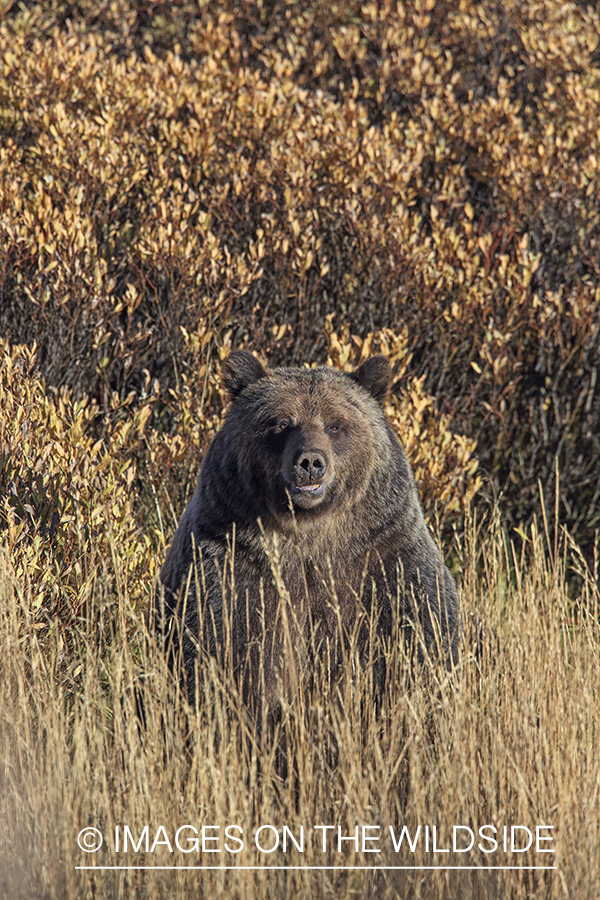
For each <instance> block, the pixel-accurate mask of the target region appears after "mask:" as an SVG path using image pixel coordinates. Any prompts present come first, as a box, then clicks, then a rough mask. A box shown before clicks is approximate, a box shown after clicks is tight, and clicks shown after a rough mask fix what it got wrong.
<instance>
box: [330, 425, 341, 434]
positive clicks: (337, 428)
mask: <svg viewBox="0 0 600 900" xmlns="http://www.w3.org/2000/svg"><path fill="white" fill-rule="evenodd" d="M340 430H341V429H340V426H339V425H330V426H329V428H328V429H327V431H328V432H329V434H339V433H340Z"/></svg>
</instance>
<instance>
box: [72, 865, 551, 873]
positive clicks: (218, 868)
mask: <svg viewBox="0 0 600 900" xmlns="http://www.w3.org/2000/svg"><path fill="white" fill-rule="evenodd" d="M75 868H76V869H80V870H91V869H98V870H99V869H118V870H123V871H124V870H139V869H143V870H145V871H148V870H152V869H160V870H162V871H165V870H167V871H175V870H179V869H193V870H195V871H202V870H203V869H206V871H211V872H236V871H241V870H242V869H246V870H247V869H250V870H252V871H254V872H260V871H262V870H265V871H267V870H272V869H281V870H282V871H284V870H285V871H300V870H301V871H305V872H318V871H319V870H320V869H322V870H323V871H328V872H331V871H333V870H336V871H337V870H338V869H353V870H354V869H363V870H364V869H367V870H368V871H370V872H376V871H378V870H381V871H382V872H394V871H396V870H398V871H400V870H402V871H414V870H416V869H419V870H421V869H428V870H431V871H440V872H441V871H449V870H452V871H460V870H461V869H464V870H469V871H476V872H498V871H511V872H515V871H520V870H521V869H522V870H527V871H531V870H534V869H535V870H542V871H550V870H552V869H556V866H75Z"/></svg>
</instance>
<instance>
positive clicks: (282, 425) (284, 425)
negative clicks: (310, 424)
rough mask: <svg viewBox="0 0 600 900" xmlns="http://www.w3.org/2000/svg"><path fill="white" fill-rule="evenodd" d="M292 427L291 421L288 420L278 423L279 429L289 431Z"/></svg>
mask: <svg viewBox="0 0 600 900" xmlns="http://www.w3.org/2000/svg"><path fill="white" fill-rule="evenodd" d="M289 427H290V423H289V422H287V421H286V420H283V421H281V422H278V423H277V431H287V430H288V428H289Z"/></svg>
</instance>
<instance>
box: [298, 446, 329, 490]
mask: <svg viewBox="0 0 600 900" xmlns="http://www.w3.org/2000/svg"><path fill="white" fill-rule="evenodd" d="M326 470H327V460H326V459H325V454H324V453H322V452H321V451H320V450H301V451H300V453H299V454H298V456H297V457H296V459H295V461H294V472H295V474H296V477H297V478H298V480H299V482H300V483H302V484H314V483H315V482H316V481H321V479H322V478H323V476H324V474H325V472H326Z"/></svg>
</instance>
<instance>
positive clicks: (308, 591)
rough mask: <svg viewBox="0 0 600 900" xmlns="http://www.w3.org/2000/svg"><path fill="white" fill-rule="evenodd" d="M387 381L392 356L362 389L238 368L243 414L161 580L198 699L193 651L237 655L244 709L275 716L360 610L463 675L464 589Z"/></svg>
mask: <svg viewBox="0 0 600 900" xmlns="http://www.w3.org/2000/svg"><path fill="white" fill-rule="evenodd" d="M390 376H391V372H390V367H389V364H388V362H387V361H386V360H385V359H384V358H383V357H381V356H379V357H373V358H371V359H369V360H367V361H366V362H365V363H363V364H362V366H360V367H359V368H358V369H357V370H356V371H355V372H354V373H352V375H347V374H345V373H343V372H340V371H337V370H335V369H332V368H327V367H324V368H316V369H294V368H289V369H283V368H282V369H273V370H266V369H264V368H263V367H262V365H261V364H260V362H259V361H258V360H257V359H256V358H255V357H253V356H252V355H251V354H250V353H247V352H245V351H237V352H234V353H232V354H231V356H230V357H229V359H228V360H227V362H226V364H225V371H224V383H225V385H226V387H227V389H228V391H229V393H230V395H231V397H232V400H233V403H232V406H231V409H230V411H229V414H228V416H227V419H226V421H225V424H224V425H223V428H222V429H221V431H220V432H219V433H218V434H217V436H216V437H215V439H214V441H213V443H212V444H211V446H210V448H209V450H208V452H207V454H206V457H205V459H204V462H203V464H202V467H201V470H200V476H199V479H198V485H197V488H196V493H195V494H194V497H193V498H192V500H191V502H190V504H189V506H188V507H187V509H186V511H185V512H184V514H183V517H182V519H181V522H180V524H179V528H178V529H177V532H176V534H175V537H174V539H173V543H172V546H171V549H170V551H169V554H168V556H167V559H166V562H165V564H164V567H163V570H162V572H161V581H162V583H163V585H164V587H165V607H164V608H165V613H166V620H165V621H166V628H167V630H169V629H170V630H171V632H172V634H171V638H172V639H173V640H174V646H175V649H176V650H181V655H182V659H183V665H184V668H185V672H186V674H187V683H188V687H189V688H190V689H191V690H192V691H193V685H194V677H193V672H194V663H195V658H196V654H197V650H198V646H199V645H203V646H204V647H205V648H206V649H207V650H208V651H209V652H210V653H212V654H213V655H217V656H218V655H219V654H220V652H221V650H222V648H223V646H224V645H227V646H228V647H229V654H230V655H229V657H228V660H225V662H226V664H229V665H232V666H233V668H234V669H240V667H243V665H244V661H245V660H246V659H249V661H250V665H249V668H247V669H246V670H245V675H244V678H245V685H246V698H247V701H249V702H251V701H252V700H253V699H258V698H259V695H260V696H262V695H263V694H265V695H266V697H267V699H268V701H269V703H270V704H271V705H272V706H273V705H276V704H277V702H278V700H279V699H280V698H281V697H282V696H285V695H287V694H289V692H290V690H292V689H293V686H291V685H290V684H289V682H290V679H292V680H294V679H297V678H302V676H303V672H304V670H305V668H306V666H307V664H308V663H309V661H310V658H311V654H313V653H325V652H327V648H329V652H330V655H331V659H332V666H333V667H335V661H336V659H337V658H338V657H337V656H336V652H335V650H333V651H332V648H335V646H338V640H339V636H340V635H345V636H346V639H348V640H349V639H350V638H349V635H350V634H351V633H352V630H353V629H354V627H355V623H356V621H357V618H356V617H357V611H358V609H359V607H361V606H362V608H364V609H366V611H367V613H370V614H371V619H372V621H374V622H375V625H376V629H377V630H378V631H379V633H380V634H383V635H384V637H388V638H391V636H392V635H398V634H399V633H402V632H404V633H405V634H407V635H408V634H412V631H413V628H412V624H414V621H415V619H418V620H419V621H420V623H421V626H422V633H423V635H424V639H425V644H426V646H427V647H441V649H442V652H443V653H444V654H445V655H446V656H447V659H448V663H449V664H450V662H451V661H452V660H454V661H456V653H457V641H458V634H457V630H458V626H457V623H458V601H457V593H456V586H455V584H454V581H453V579H452V576H451V575H450V573H449V572H448V570H447V568H446V567H445V566H444V563H443V561H442V559H441V556H440V553H439V550H438V548H437V546H436V544H435V543H434V541H433V540H432V538H431V536H430V534H429V531H428V529H427V526H426V524H425V521H424V519H423V514H422V511H421V506H420V504H419V500H418V496H417V490H416V487H415V482H414V478H413V475H412V472H411V469H410V466H409V464H408V461H407V459H406V455H405V453H404V450H403V449H402V447H401V445H400V443H399V441H398V439H397V437H396V436H395V434H393V432H392V431H391V429H390V427H389V425H388V424H387V422H386V419H385V416H384V414H383V411H382V409H381V405H380V403H381V401H382V399H383V398H384V397H385V394H386V392H387V390H388V386H389V381H390ZM367 618H368V617H367ZM174 622H176V623H177V624H178V626H181V624H183V635H182V640H181V642H180V641H179V638H178V637H177V634H176V633H175V632H176V629H174V628H173V623H174ZM411 623H412V624H411ZM365 629H367V630H366V631H365ZM367 633H368V627H367V626H366V625H365V626H364V627H363V632H362V637H361V638H360V641H362V642H363V643H364V641H365V640H366V636H365V635H366V634H367ZM261 656H262V658H263V663H264V665H263V667H262V670H263V671H264V681H263V682H262V683H259V680H258V679H259V671H260V670H261V667H260V665H259V660H260V658H261ZM286 660H287V662H286ZM290 660H291V664H290Z"/></svg>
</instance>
